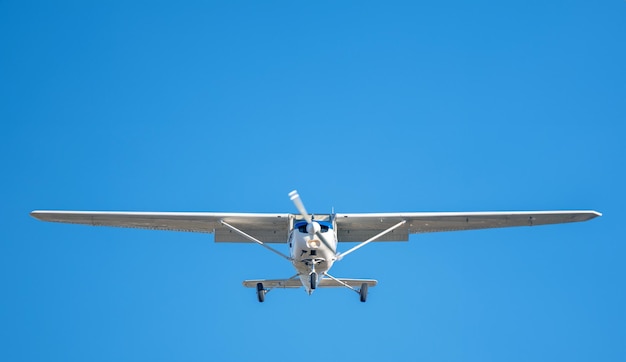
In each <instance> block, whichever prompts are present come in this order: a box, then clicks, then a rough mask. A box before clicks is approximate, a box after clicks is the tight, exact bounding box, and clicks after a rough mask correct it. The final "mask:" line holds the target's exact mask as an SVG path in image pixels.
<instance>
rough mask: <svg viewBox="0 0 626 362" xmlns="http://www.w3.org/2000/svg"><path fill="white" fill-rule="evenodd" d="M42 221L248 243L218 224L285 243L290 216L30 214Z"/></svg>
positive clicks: (72, 212) (265, 240)
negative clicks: (190, 234)
mask: <svg viewBox="0 0 626 362" xmlns="http://www.w3.org/2000/svg"><path fill="white" fill-rule="evenodd" d="M30 215H31V216H32V217H34V218H36V219H39V220H42V221H51V222H62V223H69V224H83V225H91V226H117V227H126V228H139V229H151V230H171V231H190V232H201V233H213V232H214V233H215V241H216V242H220V241H225V242H250V240H248V239H246V238H244V237H242V236H241V235H239V234H238V233H235V232H233V231H232V230H230V229H228V228H226V227H224V226H223V225H222V224H221V221H224V222H226V223H228V224H230V225H233V226H235V227H237V228H238V229H240V230H242V231H244V232H246V233H248V234H251V235H254V236H255V237H257V238H259V239H261V240H262V241H263V242H268V243H285V242H286V241H287V237H288V236H289V214H258V213H247V214H246V213H214V212H119V211H33V212H31V213H30Z"/></svg>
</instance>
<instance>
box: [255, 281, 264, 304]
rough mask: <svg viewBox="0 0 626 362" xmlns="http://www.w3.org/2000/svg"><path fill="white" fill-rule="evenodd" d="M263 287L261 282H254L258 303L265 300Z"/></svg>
mask: <svg viewBox="0 0 626 362" xmlns="http://www.w3.org/2000/svg"><path fill="white" fill-rule="evenodd" d="M265 292H266V290H265V288H263V283H256V296H257V298H258V299H259V303H263V302H265Z"/></svg>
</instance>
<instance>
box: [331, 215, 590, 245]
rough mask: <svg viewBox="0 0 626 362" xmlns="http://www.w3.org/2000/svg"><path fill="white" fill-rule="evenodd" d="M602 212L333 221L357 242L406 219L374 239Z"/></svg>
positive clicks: (566, 219) (555, 221) (343, 237)
mask: <svg viewBox="0 0 626 362" xmlns="http://www.w3.org/2000/svg"><path fill="white" fill-rule="evenodd" d="M601 215H602V214H600V213H599V212H597V211H505V212H426V213H420V212H417V213H383V214H337V215H336V221H337V238H338V240H339V241H354V242H360V241H364V240H367V239H369V238H371V237H372V236H374V235H377V234H378V233H381V232H383V231H385V230H387V229H389V228H390V227H392V226H394V225H396V224H398V223H400V222H402V221H403V220H405V221H406V223H405V224H404V225H402V226H400V227H398V228H397V229H395V230H393V231H392V232H390V233H388V234H386V235H384V236H382V237H381V238H380V239H377V241H407V240H409V234H417V233H430V232H437V231H459V230H476V229H489V228H503V227H512V226H535V225H547V224H560V223H568V222H579V221H586V220H590V219H593V218H594V217H596V216H601Z"/></svg>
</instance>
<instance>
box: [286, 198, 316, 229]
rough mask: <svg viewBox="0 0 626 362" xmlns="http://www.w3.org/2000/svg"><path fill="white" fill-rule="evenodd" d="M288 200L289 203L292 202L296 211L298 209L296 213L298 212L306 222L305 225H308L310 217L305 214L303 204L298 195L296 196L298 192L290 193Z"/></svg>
mask: <svg viewBox="0 0 626 362" xmlns="http://www.w3.org/2000/svg"><path fill="white" fill-rule="evenodd" d="M289 198H290V199H291V201H293V204H294V205H295V206H296V209H298V211H299V212H300V215H302V217H303V218H304V220H306V222H307V224H310V223H311V215H309V213H308V212H306V209H305V208H304V204H303V203H302V200H301V199H300V195H298V191H297V190H293V191H291V192H290V193H289Z"/></svg>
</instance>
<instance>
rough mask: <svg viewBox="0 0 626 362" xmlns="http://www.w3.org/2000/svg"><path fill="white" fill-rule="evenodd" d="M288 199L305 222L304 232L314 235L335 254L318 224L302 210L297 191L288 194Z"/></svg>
mask: <svg viewBox="0 0 626 362" xmlns="http://www.w3.org/2000/svg"><path fill="white" fill-rule="evenodd" d="M289 198H290V199H291V201H293V204H294V205H295V206H296V209H298V212H300V215H302V217H303V218H304V220H306V231H308V232H309V234H315V236H317V237H318V238H319V239H320V240H321V241H322V243H323V244H324V245H325V246H326V247H327V248H328V249H330V250H331V251H332V252H333V253H336V251H335V249H334V248H333V247H332V246H330V243H329V242H328V241H327V240H326V238H325V237H324V235H322V232H321V227H320V224H318V223H316V222H315V221H313V219H312V218H311V215H309V213H308V212H307V211H306V209H305V208H304V204H303V203H302V199H300V195H299V194H298V191H297V190H293V191H291V192H290V193H289Z"/></svg>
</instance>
